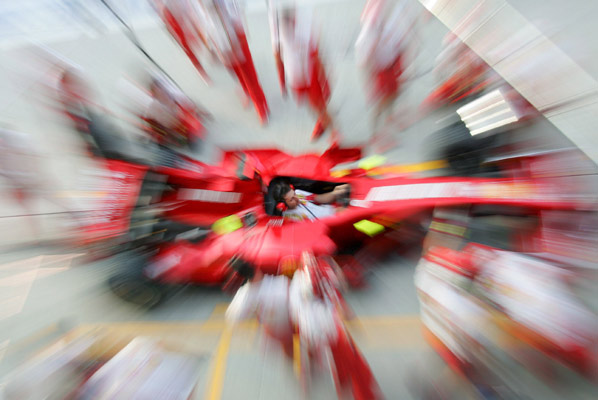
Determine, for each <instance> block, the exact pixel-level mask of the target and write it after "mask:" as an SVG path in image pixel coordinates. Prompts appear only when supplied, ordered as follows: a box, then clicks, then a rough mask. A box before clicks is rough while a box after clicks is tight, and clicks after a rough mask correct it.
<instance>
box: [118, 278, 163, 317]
mask: <svg viewBox="0 0 598 400" xmlns="http://www.w3.org/2000/svg"><path fill="white" fill-rule="evenodd" d="M108 286H109V287H110V290H111V291H112V292H113V293H114V294H115V295H117V296H118V297H120V298H121V299H123V300H124V301H126V302H128V303H132V304H135V305H138V306H140V307H143V308H147V309H151V308H154V307H156V306H157V305H158V304H160V303H161V302H162V300H164V298H165V297H166V296H165V295H166V288H164V287H162V286H160V285H158V284H156V283H154V282H151V281H149V280H148V279H146V278H143V277H139V276H134V275H131V274H118V275H114V276H112V277H111V278H110V279H108Z"/></svg>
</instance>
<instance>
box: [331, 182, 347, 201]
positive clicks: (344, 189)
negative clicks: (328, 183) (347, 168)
mask: <svg viewBox="0 0 598 400" xmlns="http://www.w3.org/2000/svg"><path fill="white" fill-rule="evenodd" d="M348 192H349V185H347V184H344V185H339V186H337V187H335V188H334V190H333V191H332V193H334V194H335V196H336V197H337V198H338V197H340V196H342V195H344V194H346V193H348Z"/></svg>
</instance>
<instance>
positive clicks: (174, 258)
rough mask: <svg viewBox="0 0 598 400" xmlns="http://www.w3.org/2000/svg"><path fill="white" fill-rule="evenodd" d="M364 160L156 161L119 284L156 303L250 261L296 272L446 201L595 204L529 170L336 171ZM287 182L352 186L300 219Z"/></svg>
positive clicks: (138, 299)
mask: <svg viewBox="0 0 598 400" xmlns="http://www.w3.org/2000/svg"><path fill="white" fill-rule="evenodd" d="M360 158H361V151H360V149H359V148H348V149H341V148H331V149H329V150H328V151H326V152H325V153H324V154H322V155H318V154H304V155H301V156H292V155H289V154H286V153H284V152H282V151H279V150H276V149H262V150H239V151H228V152H225V153H224V154H223V158H222V161H221V163H220V164H219V165H207V164H203V163H200V162H193V163H190V164H189V166H188V167H189V168H186V167H185V168H181V166H178V167H177V168H173V167H169V166H161V167H153V168H152V169H151V171H150V172H149V173H147V175H146V177H145V178H144V180H143V183H142V185H141V189H136V190H138V191H139V192H140V193H141V195H140V196H139V198H140V199H141V198H146V200H144V201H143V202H141V201H138V202H137V206H135V207H134V208H133V209H132V210H127V211H126V212H125V210H124V209H121V210H122V211H123V213H121V217H126V215H127V213H128V214H131V215H133V216H135V215H136V217H135V218H134V221H133V218H131V222H130V230H129V233H128V235H129V236H128V237H129V238H130V239H131V240H132V241H140V242H139V243H140V244H139V245H138V246H137V248H138V249H139V251H138V252H137V253H136V254H137V255H138V257H130V261H129V262H128V263H127V265H124V266H123V269H122V270H121V271H120V272H119V273H118V274H117V275H115V276H113V277H112V278H111V279H110V286H111V289H112V290H113V291H114V292H115V293H116V294H117V295H119V296H120V297H122V298H124V299H126V300H128V301H132V302H135V303H143V304H145V305H155V304H157V303H158V302H159V301H160V300H161V299H162V297H163V295H164V294H165V292H164V288H166V287H168V286H170V285H181V284H196V285H216V286H218V285H225V286H226V284H227V283H231V281H234V280H235V279H238V277H239V275H241V276H244V275H245V273H246V272H247V270H248V269H250V270H252V271H254V270H261V271H262V272H263V273H265V274H289V275H290V274H292V273H293V272H294V271H295V270H296V268H297V267H298V262H299V259H300V255H301V254H302V253H303V252H305V251H309V252H311V253H313V254H314V255H315V256H321V255H339V254H342V253H343V250H346V249H355V248H359V247H360V246H364V245H374V246H375V247H376V246H377V245H379V246H377V247H380V248H385V247H386V249H387V250H389V249H392V248H393V247H395V248H396V246H397V242H396V240H395V241H394V242H393V241H392V239H389V237H392V235H390V234H391V233H393V232H394V231H395V230H396V228H397V227H398V226H399V225H400V224H399V223H400V222H401V221H402V220H404V219H406V218H408V217H411V216H413V215H416V214H418V213H425V212H429V211H430V210H431V209H433V208H434V207H437V206H452V205H460V204H491V205H497V206H501V207H516V208H517V209H518V210H525V211H524V212H527V213H532V214H533V213H537V212H538V211H539V210H543V209H580V208H592V207H593V204H594V203H595V198H594V197H591V198H590V197H587V196H580V195H579V193H580V191H579V188H578V187H573V186H574V185H575V183H574V182H572V181H563V180H555V179H551V178H533V177H530V175H529V174H521V176H510V177H505V178H500V179H497V178H493V179H491V178H456V177H450V178H442V177H438V178H408V177H405V176H399V175H397V174H393V172H392V171H393V170H392V168H385V167H377V168H374V169H370V170H366V169H362V168H356V169H348V170H336V171H332V170H333V168H334V167H335V166H337V165H339V164H342V163H346V162H352V161H356V160H359V159H360ZM190 166H192V167H193V168H191V167H190ZM280 180H285V181H286V182H288V183H290V184H292V185H294V187H295V188H297V189H303V190H306V191H309V192H312V193H325V192H328V191H330V190H332V189H333V188H334V187H335V186H337V185H341V184H348V185H349V187H350V192H349V194H347V195H346V196H345V198H344V199H341V201H340V203H342V204H339V207H338V209H337V212H336V213H334V214H333V215H331V216H329V217H326V218H322V219H317V220H313V221H309V220H307V221H301V222H295V221H290V220H285V218H283V217H282V215H281V213H280V211H279V210H278V209H277V207H276V202H275V200H274V198H273V194H272V187H273V184H275V183H276V182H278V181H280ZM146 188H154V189H152V190H153V192H152V193H148V192H147V191H146V190H145V189H146ZM150 192H151V190H150ZM146 212H147V213H149V214H148V215H149V216H146V217H144V216H143V215H144V213H146ZM395 238H396V236H395ZM384 244H386V246H385V245H384Z"/></svg>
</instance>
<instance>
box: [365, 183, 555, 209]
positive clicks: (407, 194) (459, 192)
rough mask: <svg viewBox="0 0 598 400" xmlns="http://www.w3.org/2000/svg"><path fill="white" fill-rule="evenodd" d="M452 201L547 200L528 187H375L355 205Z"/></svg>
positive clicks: (481, 185)
mask: <svg viewBox="0 0 598 400" xmlns="http://www.w3.org/2000/svg"><path fill="white" fill-rule="evenodd" d="M454 197H464V198H498V199H534V200H540V199H546V198H545V197H542V196H540V193H539V192H538V188H537V187H536V186H535V185H533V184H531V183H524V182H513V183H489V182H484V183H472V182H441V183H417V184H409V185H395V186H381V187H375V188H373V189H371V190H370V191H369V192H368V194H367V196H366V198H365V200H364V201H363V202H361V203H360V204H354V205H357V206H364V205H365V204H367V202H374V201H397V200H411V199H430V198H436V199H438V198H454ZM546 200H548V199H546ZM362 203H363V204H362Z"/></svg>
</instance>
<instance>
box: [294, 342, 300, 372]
mask: <svg viewBox="0 0 598 400" xmlns="http://www.w3.org/2000/svg"><path fill="white" fill-rule="evenodd" d="M293 367H294V368H293V369H294V370H295V375H297V376H298V377H299V376H301V342H300V341H299V335H298V334H294V335H293Z"/></svg>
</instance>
